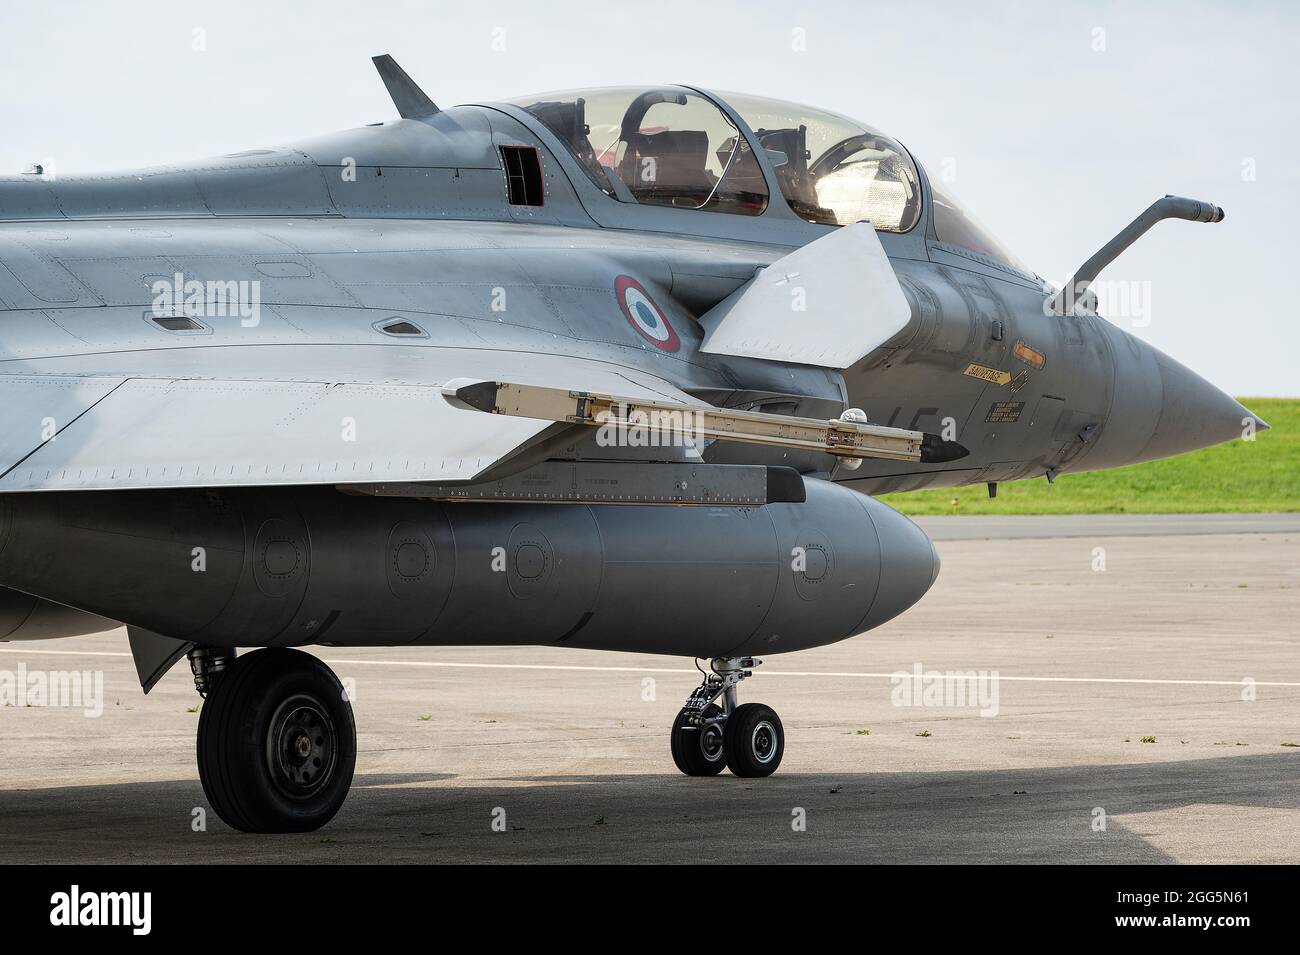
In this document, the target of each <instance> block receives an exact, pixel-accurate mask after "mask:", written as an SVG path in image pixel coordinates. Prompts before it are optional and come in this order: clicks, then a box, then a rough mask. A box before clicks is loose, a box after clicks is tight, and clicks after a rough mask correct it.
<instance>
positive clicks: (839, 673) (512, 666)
mask: <svg viewBox="0 0 1300 955" xmlns="http://www.w3.org/2000/svg"><path fill="white" fill-rule="evenodd" d="M0 653H33V654H35V653H45V654H54V655H57V656H68V657H130V656H131V654H129V653H120V652H115V651H109V650H87V651H82V650H18V649H8V648H5V649H0ZM321 659H322V660H324V661H325V662H326V663H328V664H330V665H331V666H384V667H436V668H443V669H465V670H571V671H576V672H585V673H698V672H699V671H698V670H696V669H694V668H691V669H682V668H676V667H671V668H670V667H592V666H566V665H563V664H558V663H452V662H448V661H441V660H331V659H329V658H327V657H322V658H321ZM900 673H901V674H903V675H905V676H909V677H910V676H912V675H913V672H912V671H911V670H896V671H894V672H893V673H873V672H867V671H855V670H763V671H762V675H763V676H813V677H816V676H822V677H826V676H829V677H837V678H841V679H868V680H890V679H893V678H894V677H895V676H897V675H898V674H900ZM927 673H928V671H927ZM935 675H936V676H938V677H940V678H941V679H945V680H964V679H967V678H966V677H964V676H961V675H959V674H954V675H949V674H945V673H937V674H935ZM998 679H999V680H1008V681H1010V680H1014V681H1017V682H1020V683H1121V684H1122V683H1135V684H1154V685H1158V686H1238V687H1239V686H1246V685H1250V686H1282V687H1300V683H1286V682H1280V681H1270V680H1251V681H1250V682H1249V684H1247V682H1246V681H1245V680H1156V679H1145V678H1140V677H1104V676H1004V675H1002V674H999V675H998Z"/></svg>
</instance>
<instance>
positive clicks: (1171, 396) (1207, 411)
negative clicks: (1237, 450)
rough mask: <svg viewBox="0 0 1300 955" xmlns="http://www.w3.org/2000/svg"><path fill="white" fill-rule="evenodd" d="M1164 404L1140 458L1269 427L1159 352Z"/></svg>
mask: <svg viewBox="0 0 1300 955" xmlns="http://www.w3.org/2000/svg"><path fill="white" fill-rule="evenodd" d="M1157 364H1158V366H1159V369H1160V382H1161V404H1160V416H1159V418H1158V419H1157V421H1156V426H1155V431H1154V432H1153V433H1152V435H1151V439H1150V440H1149V441H1148V442H1147V444H1146V447H1144V448H1143V449H1142V451H1141V453H1140V454H1139V455H1138V457H1137V458H1136V460H1137V461H1151V460H1154V459H1156V458H1167V457H1170V456H1171V455H1175V454H1183V453H1185V452H1187V451H1195V450H1197V449H1199V448H1208V447H1210V446H1211V445H1215V444H1222V443H1223V442H1224V441H1233V440H1236V439H1237V438H1242V437H1245V435H1246V434H1247V432H1248V430H1250V429H1253V430H1256V431H1266V430H1268V425H1267V424H1266V423H1265V422H1264V421H1263V420H1261V419H1259V418H1256V417H1255V415H1253V414H1252V413H1251V412H1250V411H1249V410H1248V409H1247V408H1245V407H1244V406H1243V405H1241V404H1240V403H1239V402H1238V401H1237V400H1236V399H1235V398H1233V397H1232V396H1231V395H1228V394H1225V393H1224V392H1222V391H1220V390H1219V389H1218V388H1216V387H1215V386H1214V385H1212V384H1210V383H1209V382H1208V381H1206V380H1205V379H1204V378H1202V377H1201V376H1200V375H1198V374H1196V373H1195V372H1194V371H1192V370H1191V369H1189V368H1186V367H1185V366H1183V365H1181V364H1179V363H1178V362H1176V361H1174V360H1173V359H1172V358H1170V357H1169V356H1168V355H1165V354H1161V353H1158V354H1157Z"/></svg>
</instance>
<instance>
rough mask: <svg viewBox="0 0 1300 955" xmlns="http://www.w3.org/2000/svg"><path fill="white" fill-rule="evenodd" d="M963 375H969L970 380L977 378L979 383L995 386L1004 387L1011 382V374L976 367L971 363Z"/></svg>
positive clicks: (980, 366) (982, 366)
mask: <svg viewBox="0 0 1300 955" xmlns="http://www.w3.org/2000/svg"><path fill="white" fill-rule="evenodd" d="M962 374H963V375H969V376H970V377H971V378H978V379H979V380H980V381H991V382H993V384H995V385H1005V384H1008V383H1010V381H1011V372H1009V371H998V370H997V369H996V368H989V367H988V366H986V365H977V364H975V362H971V363H970V364H969V365H967V366H966V370H965V371H963V372H962Z"/></svg>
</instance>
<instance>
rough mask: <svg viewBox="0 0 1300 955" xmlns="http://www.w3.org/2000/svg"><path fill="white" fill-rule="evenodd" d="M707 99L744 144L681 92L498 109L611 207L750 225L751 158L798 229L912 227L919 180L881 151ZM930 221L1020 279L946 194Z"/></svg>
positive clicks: (735, 96)
mask: <svg viewBox="0 0 1300 955" xmlns="http://www.w3.org/2000/svg"><path fill="white" fill-rule="evenodd" d="M717 98H718V100H719V101H721V102H724V103H725V104H726V105H727V106H729V107H730V109H731V110H732V111H733V113H734V115H735V116H738V117H739V118H740V119H741V120H742V121H743V125H747V126H748V127H749V130H750V131H752V134H753V138H752V140H751V139H749V138H748V137H747V136H746V134H744V133H742V132H741V130H740V129H738V128H737V125H736V123H735V122H733V121H732V119H731V118H730V116H729V114H728V112H727V111H726V110H724V109H723V108H721V106H720V105H719V103H718V102H716V101H715V100H714V99H712V98H710V97H709V96H705V95H703V94H701V93H699V92H697V91H695V90H692V89H688V88H686V87H679V86H663V87H654V88H650V89H646V88H642V87H613V88H603V89H589V90H568V91H563V92H556V93H546V94H540V95H533V96H526V97H520V98H516V99H513V100H509V101H508V102H510V103H511V104H512V105H514V106H517V107H520V108H521V109H523V110H524V111H525V112H527V113H528V114H530V115H531V116H532V117H534V118H535V119H536V120H538V121H539V122H541V123H542V124H543V125H544V126H545V127H546V128H547V129H548V130H549V131H550V132H551V133H552V134H553V135H554V136H556V138H558V139H559V140H560V142H561V143H562V144H563V145H564V146H565V147H566V148H567V149H568V151H569V152H570V153H571V154H572V156H573V158H574V159H575V160H576V161H577V163H578V165H579V166H580V167H581V168H582V169H583V171H584V172H585V173H586V175H587V176H588V177H589V178H590V179H591V181H592V182H593V183H594V184H595V185H596V187H597V188H599V189H600V190H601V191H602V192H604V193H605V195H607V196H608V197H610V198H611V199H614V200H617V201H618V202H623V203H631V204H640V205H650V206H668V207H672V208H677V209H698V210H703V211H707V212H714V213H723V214H729V215H737V216H758V215H762V214H763V213H764V211H765V210H767V209H768V207H769V205H770V203H771V196H770V192H769V177H768V176H765V174H764V168H763V164H761V163H760V162H759V161H758V159H757V157H756V156H755V155H754V149H755V148H757V149H760V150H762V152H763V153H764V155H765V158H766V160H767V166H768V168H769V169H770V170H771V177H770V179H771V182H772V184H773V185H774V186H775V187H777V188H778V189H779V190H780V193H781V196H782V197H783V198H784V200H785V204H786V205H787V206H788V207H789V209H790V210H791V211H792V212H793V213H794V214H795V215H796V216H798V217H799V218H801V219H804V220H806V221H807V222H811V223H815V224H818V225H829V226H842V225H849V224H851V223H854V222H861V221H864V220H865V221H869V222H870V223H871V224H872V225H873V226H874V227H875V228H876V230H877V231H878V232H884V233H906V232H909V231H911V230H912V229H913V228H914V227H915V226H916V224H917V223H918V222H919V221H920V219H921V215H922V202H923V197H922V186H921V177H920V175H919V174H918V172H917V168H916V165H915V163H914V162H913V160H912V157H911V156H910V155H909V154H908V152H907V150H906V149H904V148H903V147H902V146H901V145H899V143H897V142H896V141H894V140H893V139H891V138H889V137H888V136H886V135H884V134H883V133H881V132H879V131H877V130H874V129H872V128H871V127H869V126H866V125H864V124H862V123H859V122H857V121H855V120H852V119H849V118H847V117H844V116H840V115H838V114H836V113H830V112H827V111H824V110H819V109H814V108H812V107H808V106H801V105H798V104H795V103H788V102H784V101H781V100H774V99H767V98H763V97H758V96H751V95H748V94H743V93H720V94H717ZM751 142H752V145H751ZM932 209H933V217H934V226H935V230H936V235H937V238H938V239H939V241H941V242H946V243H949V244H952V245H956V246H959V247H962V248H966V249H970V250H972V251H975V252H977V253H979V254H980V255H983V256H986V257H989V258H993V259H996V260H998V261H1000V262H1002V263H1004V264H1006V265H1008V266H1011V267H1012V268H1015V269H1018V270H1021V271H1023V270H1024V267H1023V266H1022V265H1020V263H1019V262H1017V261H1016V259H1015V258H1014V257H1013V256H1011V255H1010V253H1008V252H1007V251H1006V250H1005V249H1004V248H1003V247H1002V245H1001V244H1000V243H999V242H998V241H997V240H996V239H994V238H993V237H992V236H990V235H989V234H988V233H987V232H986V231H985V230H984V229H983V228H981V227H980V226H979V224H978V223H977V222H976V221H975V220H974V218H973V217H971V216H969V215H968V214H966V213H965V212H964V211H963V210H962V209H961V207H960V206H959V205H958V204H957V203H956V201H955V200H953V199H952V198H951V197H950V196H949V195H948V194H947V193H946V192H941V191H940V190H938V189H935V191H934V196H933V203H932Z"/></svg>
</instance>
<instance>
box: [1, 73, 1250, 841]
mask: <svg viewBox="0 0 1300 955" xmlns="http://www.w3.org/2000/svg"><path fill="white" fill-rule="evenodd" d="M375 64H376V66H377V68H378V71H379V73H380V76H381V77H382V79H383V82H384V83H385V85H386V87H387V89H388V92H389V94H390V95H391V98H392V100H393V103H394V105H395V106H396V108H397V112H398V113H399V115H400V118H398V119H394V120H386V121H383V122H378V123H372V124H370V125H367V126H364V127H361V128H358V129H352V130H348V131H345V132H341V133H336V134H333V135H327V136H324V137H321V138H317V139H312V140H309V141H306V142H299V143H294V144H291V145H287V146H282V147H276V148H265V149H249V150H244V151H240V152H231V153H227V154H225V155H222V156H218V157H216V158H212V159H207V160H204V161H201V162H195V163H190V164H181V165H170V166H163V167H159V168H152V169H145V170H139V171H134V172H128V173H120V174H114V175H93V176H55V175H52V174H51V171H49V170H44V169H41V168H40V167H34V168H32V169H30V170H29V171H28V172H27V173H26V174H23V175H16V176H12V177H6V178H3V179H0V408H3V428H2V429H0V588H4V589H3V590H0V639H8V640H24V639H45V638H49V637H56V636H70V635H76V634H83V633H95V632H100V631H103V630H107V629H112V628H114V627H117V626H119V625H122V624H124V625H125V626H126V629H127V633H128V636H129V640H130V646H131V651H132V654H133V656H134V659H135V663H136V667H137V670H138V673H139V676H140V680H141V684H142V687H143V689H144V690H145V692H148V691H149V689H150V688H151V687H152V686H153V685H154V684H156V683H157V681H158V680H159V679H160V678H161V677H162V675H163V674H164V673H166V672H167V671H168V669H169V668H170V667H171V666H172V665H173V664H174V663H176V662H177V661H178V660H179V659H180V658H181V657H187V658H188V661H189V664H190V668H191V670H192V672H193V676H194V681H195V685H196V688H197V690H198V692H199V694H200V695H201V696H203V697H204V698H205V703H204V705H203V708H202V712H201V715H200V719H199V726H198V743H197V751H198V766H199V775H200V778H201V780H202V784H203V788H204V791H205V793H206V795H207V798H208V800H209V802H210V803H211V806H212V808H213V809H214V810H215V811H216V812H217V813H218V814H219V815H220V817H221V818H222V819H224V820H225V821H226V822H227V823H229V824H230V825H231V826H233V827H234V828H236V829H240V830H246V831H256V832H277V831H303V830H311V829H315V828H317V827H319V826H321V825H323V824H325V823H326V822H327V821H328V820H329V819H330V818H332V817H333V816H334V814H335V813H336V812H337V811H338V809H339V807H340V806H341V805H342V803H343V801H344V799H345V797H346V795H347V792H348V788H349V785H350V783H351V779H352V775H353V769H354V765H355V760H356V730H355V723H354V720H353V715H352V708H351V704H350V701H349V699H348V690H347V688H345V686H344V685H343V683H342V682H341V681H340V680H339V679H338V678H337V676H336V675H335V674H334V673H333V672H332V671H331V670H330V669H329V668H328V667H327V666H326V665H325V664H324V663H322V662H321V660H320V659H319V658H318V657H316V656H314V655H312V654H309V653H306V652H303V651H302V650H301V649H299V648H301V647H305V646H349V647H351V646H406V645H418V646H430V645H543V646H555V647H581V648H588V649H598V650H618V651H632V652H642V653H658V654H678V655H683V656H692V657H695V658H697V660H704V661H707V666H701V672H702V673H703V674H704V678H703V680H702V682H701V683H700V685H699V687H698V688H697V689H696V690H695V691H694V692H693V693H692V694H691V695H690V697H689V698H688V699H687V700H686V701H685V703H684V705H683V707H682V709H681V711H680V712H679V713H678V714H677V716H676V718H675V719H674V720H673V723H672V726H671V727H670V732H669V746H668V747H667V748H668V749H669V751H670V752H671V755H672V758H673V760H674V762H675V764H676V766H677V767H678V768H679V769H680V770H681V771H682V772H683V773H685V774H686V775H688V776H712V775H715V774H717V773H719V772H720V771H722V770H723V769H724V768H727V769H729V770H730V771H731V772H732V773H733V774H735V775H738V776H742V777H763V776H767V775H769V774H771V773H772V772H773V771H775V770H776V768H777V767H778V765H779V764H780V762H781V759H782V754H783V752H784V747H785V734H784V729H783V727H782V723H781V720H780V718H779V717H778V715H777V714H776V712H775V711H773V709H772V708H770V707H768V706H766V705H763V704H761V703H757V702H746V703H740V702H739V700H738V696H739V692H738V688H739V684H740V683H741V682H742V681H743V680H745V679H746V678H748V677H749V676H750V675H751V674H752V673H753V671H754V670H755V668H756V667H757V666H758V664H759V663H760V658H761V657H762V656H764V655H771V654H778V653H788V652H791V651H795V650H801V649H804V648H808V647H815V646H819V645H822V644H827V643H831V642H834V641H838V640H844V639H846V638H848V637H851V636H853V635H855V634H860V633H862V632H864V631H867V630H870V629H872V628H874V627H878V626H880V625H881V624H883V623H885V622H886V621H888V620H890V619H892V618H893V617H895V616H897V615H898V614H900V613H902V612H903V611H904V610H906V609H907V608H908V607H910V606H911V605H912V604H913V603H915V602H916V601H917V600H919V599H920V598H921V597H922V595H924V594H925V592H926V591H927V590H928V589H929V587H930V586H931V584H932V583H933V581H934V580H935V578H936V576H937V574H938V571H939V560H938V557H937V556H936V554H935V551H934V548H933V546H932V544H931V542H930V540H929V539H928V538H927V536H926V535H925V533H924V532H923V531H921V530H920V529H919V528H918V527H917V526H916V525H915V524H913V523H912V522H911V521H909V520H907V519H906V518H904V517H903V516H901V515H900V514H898V513H897V512H896V511H894V510H892V509H891V508H889V507H888V506H886V505H885V504H883V503H881V502H879V501H877V500H875V499H874V498H873V497H872V496H871V495H874V494H878V493H881V492H886V491H899V490H910V489H916V488H928V487H950V486H958V485H970V484H987V485H988V486H989V489H990V493H992V491H993V490H994V489H995V488H996V486H997V484H998V483H999V482H1003V481H1012V480H1018V479H1025V478H1037V477H1043V476H1046V477H1047V478H1048V479H1054V478H1055V477H1056V476H1057V475H1060V474H1065V473H1070V472H1076V471H1086V470H1094V469H1099V468H1111V467H1117V466H1120V465H1127V464H1132V463H1134V462H1139V461H1148V460H1152V459H1154V458H1160V457H1165V456H1168V455H1173V454H1178V453H1181V452H1184V451H1189V450H1192V449H1194V448H1201V447H1205V446H1207V445H1212V444H1216V443H1218V442H1222V441H1227V440H1231V439H1234V438H1236V437H1239V436H1240V435H1241V434H1242V432H1243V429H1249V428H1262V427H1266V425H1264V423H1263V422H1261V421H1258V419H1256V418H1255V417H1254V416H1253V415H1252V414H1251V413H1250V412H1249V411H1247V410H1246V409H1245V408H1243V407H1241V406H1240V405H1239V404H1238V403H1237V402H1236V401H1234V400H1233V399H1232V398H1230V397H1228V396H1227V395H1225V394H1223V393H1221V392H1220V391H1219V390H1217V389H1216V388H1214V387H1213V386H1211V385H1210V384H1208V383H1207V382H1205V381H1204V380H1202V379H1201V378H1199V377H1197V376H1196V375H1195V374H1194V373H1192V372H1191V371H1189V370H1187V369H1186V368H1184V367H1183V366H1182V365H1180V364H1178V363H1177V362H1175V361H1174V360H1173V359H1171V358H1169V357H1167V356H1165V355H1163V354H1161V353H1160V352H1158V351H1157V350H1155V349H1154V348H1152V347H1150V346H1149V345H1146V344H1144V343H1143V342H1142V341H1141V340H1139V339H1138V338H1136V337H1134V336H1133V335H1130V334H1128V333H1126V332H1125V331H1122V330H1121V329H1120V328H1118V327H1117V326H1116V325H1114V324H1111V323H1110V322H1108V321H1107V320H1105V319H1104V318H1102V317H1101V316H1100V315H1098V314H1097V301H1096V298H1095V296H1094V295H1093V294H1092V292H1091V290H1090V284H1091V282H1092V280H1093V279H1094V278H1095V277H1096V275H1097V274H1098V273H1099V272H1100V270H1101V268H1102V267H1104V266H1105V265H1106V264H1107V263H1108V262H1109V261H1110V260H1111V259H1112V258H1114V257H1115V256H1116V255H1117V254H1119V252H1120V251H1122V250H1123V248H1124V247H1126V246H1127V245H1129V244H1130V243H1131V242H1133V241H1134V240H1135V239H1136V238H1137V237H1138V236H1139V235H1140V234H1141V233H1142V232H1144V231H1146V229H1148V228H1149V227H1150V226H1151V225H1152V224H1154V223H1155V222H1156V221H1159V220H1160V219H1163V218H1169V217H1178V218H1183V219H1189V220H1193V221H1199V222H1215V221H1218V220H1219V219H1221V218H1222V216H1223V213H1222V212H1221V210H1219V209H1218V208H1217V207H1215V206H1213V205H1210V204H1208V203H1203V202H1197V201H1193V200H1187V199H1179V198H1173V197H1167V198H1164V199H1161V200H1159V201H1158V202H1156V203H1155V204H1154V205H1153V206H1152V207H1151V208H1150V209H1148V210H1147V211H1146V212H1145V213H1143V215H1142V216H1140V217H1139V218H1138V219H1137V220H1135V222H1134V223H1133V224H1132V225H1130V226H1129V227H1128V228H1126V229H1124V230H1123V231H1122V232H1121V233H1120V234H1119V235H1117V236H1116V238H1115V239H1114V240H1112V242H1110V243H1108V244H1107V245H1106V246H1105V247H1103V249H1102V250H1101V251H1100V252H1099V253H1098V255H1097V256H1095V257H1094V258H1093V259H1092V260H1090V261H1089V262H1088V263H1086V264H1085V266H1084V267H1082V268H1081V269H1080V270H1079V273H1078V274H1077V275H1076V276H1075V277H1074V278H1073V279H1072V280H1071V282H1070V283H1069V284H1068V285H1067V286H1066V287H1065V288H1063V289H1059V290H1058V289H1055V288H1053V287H1051V286H1049V285H1048V284H1046V283H1044V281H1043V280H1042V279H1041V278H1040V277H1039V276H1037V275H1035V274H1034V273H1033V272H1030V271H1029V270H1027V269H1026V268H1025V267H1024V266H1022V265H1021V264H1020V263H1019V262H1018V261H1017V260H1016V259H1015V258H1014V257H1013V256H1012V255H1011V254H1010V253H1008V252H1007V251H1006V250H1005V249H1003V248H1002V246H1001V245H1000V244H999V243H998V242H997V241H996V240H994V239H993V238H992V237H991V236H990V235H989V234H988V233H987V232H986V231H985V230H984V229H983V228H981V227H980V226H979V225H978V224H977V222H976V221H975V220H974V219H973V218H972V217H971V216H969V215H968V214H967V213H966V212H965V211H964V210H963V209H962V207H961V206H960V205H958V203H957V202H956V201H955V200H954V199H952V198H951V197H949V196H948V195H947V194H946V193H945V192H944V191H943V190H942V189H941V188H940V187H939V186H938V185H937V184H936V183H934V182H933V180H931V178H930V177H929V176H928V175H927V174H926V171H925V169H924V168H923V167H922V166H921V165H920V164H919V163H918V162H917V161H916V160H915V159H914V157H913V156H912V155H911V154H910V153H909V152H908V151H907V150H906V149H905V148H904V147H903V146H902V145H900V144H899V143H898V142H896V141H895V140H893V139H891V138H890V137H889V136H887V135H885V134H884V133H881V132H879V131H877V130H875V129H872V128H871V127H869V126H866V125H864V124H862V123H860V122H857V121H856V120H852V119H848V118H846V117H843V116H839V115H835V114H833V113H829V112H826V111H824V110H820V109H814V108H811V107H806V106H799V105H795V104H792V103H786V102H781V101H777V100H770V99H763V98H758V97H755V96H748V95H738V94H731V93H717V92H710V91H707V90H703V89H698V88H695V87H689V86H661V87H653V88H643V87H628V88H612V89H590V90H574V91H567V92H556V93H548V94H544V95H534V96H525V97H520V98H517V99H513V100H510V101H506V102H493V103H478V104H471V105H464V106H457V107H454V108H441V107H439V106H438V105H436V104H435V103H434V102H433V100H432V99H430V98H429V96H428V95H426V94H425V93H424V92H423V91H422V90H421V89H420V88H419V87H418V86H417V85H416V84H415V83H414V82H413V81H412V80H411V79H410V77H408V76H407V75H406V73H405V72H403V71H402V69H401V68H400V67H399V66H398V65H397V64H396V63H395V62H394V61H393V60H392V59H391V58H390V57H388V56H382V57H376V58H375ZM237 649H243V650H245V651H247V652H244V653H241V654H238V655H237Z"/></svg>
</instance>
